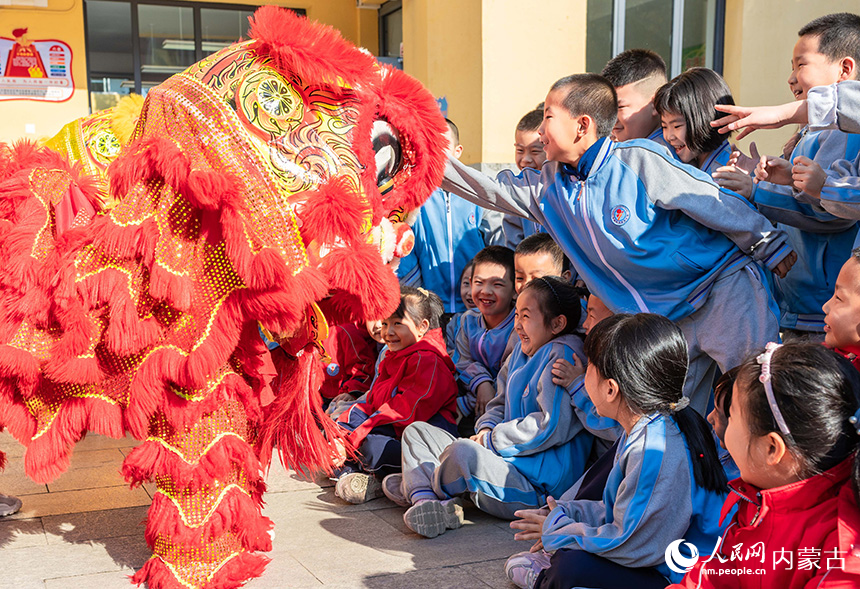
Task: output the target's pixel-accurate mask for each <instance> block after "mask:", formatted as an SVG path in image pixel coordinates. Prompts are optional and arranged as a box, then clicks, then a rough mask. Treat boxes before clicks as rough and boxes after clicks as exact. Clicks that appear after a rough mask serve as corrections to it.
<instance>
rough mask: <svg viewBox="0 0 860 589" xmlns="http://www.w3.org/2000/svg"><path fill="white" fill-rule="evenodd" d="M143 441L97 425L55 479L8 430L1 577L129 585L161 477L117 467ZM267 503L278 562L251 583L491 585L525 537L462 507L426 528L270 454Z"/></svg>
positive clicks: (92, 587) (105, 588)
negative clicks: (7, 509) (27, 470)
mask: <svg viewBox="0 0 860 589" xmlns="http://www.w3.org/2000/svg"><path fill="white" fill-rule="evenodd" d="M135 445H136V442H135V441H134V440H132V439H124V440H112V439H109V438H104V437H100V436H90V437H87V438H86V439H85V440H83V441H82V442H81V443H80V444H78V446H77V448H76V449H75V454H74V456H73V457H72V464H71V468H70V469H69V470H68V472H66V473H65V474H64V475H63V476H62V477H60V478H59V479H57V480H56V481H55V482H54V483H52V484H50V485H37V484H35V483H33V482H32V481H30V480H29V479H28V478H26V477H25V476H24V474H23V460H22V454H23V448H22V447H21V446H20V445H18V444H17V442H15V441H14V439H13V438H12V437H11V436H9V435H8V434H5V433H4V434H0V450H2V451H4V452H6V453H7V455H8V457H9V464H8V467H7V469H6V471H5V472H3V473H2V474H0V492H3V493H7V494H10V493H11V494H14V495H17V496H19V497H21V499H22V500H23V501H24V507H23V508H22V510H21V512H20V513H18V514H16V515H14V516H11V517H8V518H3V519H0V589H70V588H74V589H126V588H128V587H131V585H130V584H129V583H128V580H127V576H128V575H129V574H131V573H133V571H135V570H137V569H139V568H140V567H141V566H142V565H143V563H144V562H146V559H147V558H149V555H150V552H149V549H148V548H147V546H146V543H145V542H144V539H143V525H142V521H143V519H144V517H145V515H146V510H147V508H148V506H149V503H150V501H151V498H152V493H153V491H154V487H152V486H147V487H144V488H138V489H134V490H129V488H128V487H127V486H126V485H125V483H124V482H123V480H122V478H121V476H120V475H119V467H120V464H121V463H122V460H123V458H124V457H125V455H126V454H127V453H128V452H129V451H130V449H131V448H132V447H134V446H135ZM266 503H267V504H266V508H265V510H264V513H265V515H267V516H268V517H270V518H272V520H273V521H274V522H275V533H276V535H275V541H274V549H273V550H272V552H271V553H270V554H269V556H270V557H271V558H272V562H271V563H270V564H269V567H268V569H267V572H266V574H265V575H264V576H263V577H262V578H260V579H255V580H253V581H251V582H250V583H248V584H247V585H246V587H247V588H248V589H270V588H278V589H281V588H293V587H295V588H308V587H339V588H345V589H346V588H353V587H355V588H358V587H367V588H372V589H394V588H404V589H406V588H408V589H423V588H427V589H431V588H432V589H446V588H456V589H485V588H486V587H498V588H504V589H509V588H510V587H513V586H512V585H510V584H508V582H507V581H506V579H505V575H504V571H503V568H502V567H503V564H504V561H505V559H506V558H507V557H508V556H509V555H511V554H513V553H514V552H517V551H520V550H525V549H527V548H528V546H527V544H525V543H521V542H516V541H515V540H514V539H513V533H512V531H511V530H510V528H509V527H508V522H505V521H501V520H497V519H495V518H493V517H491V516H488V515H486V514H483V513H481V512H480V511H478V510H477V509H475V508H474V507H473V506H471V505H470V506H469V507H467V508H466V517H467V520H468V522H467V524H466V525H465V526H464V527H462V528H460V529H459V530H451V531H449V532H448V533H446V534H444V535H442V536H440V537H438V538H434V539H432V540H428V539H426V538H421V537H419V536H417V535H415V534H413V533H412V532H410V531H409V530H408V529H407V528H406V527H405V526H404V524H403V519H402V513H403V509H402V508H400V507H397V506H396V505H394V504H393V503H391V502H390V501H388V500H387V499H377V500H376V501H371V502H369V503H366V504H365V505H348V504H346V503H344V502H343V501H341V500H340V499H338V498H337V497H335V496H334V493H333V489H332V488H331V487H327V488H321V487H319V486H318V485H316V484H313V483H309V482H305V481H302V480H301V479H299V478H298V477H297V476H296V475H295V474H293V473H290V472H287V471H285V470H284V468H283V467H281V466H280V465H277V467H275V466H273V468H272V472H271V473H270V476H269V492H268V493H267V494H266Z"/></svg>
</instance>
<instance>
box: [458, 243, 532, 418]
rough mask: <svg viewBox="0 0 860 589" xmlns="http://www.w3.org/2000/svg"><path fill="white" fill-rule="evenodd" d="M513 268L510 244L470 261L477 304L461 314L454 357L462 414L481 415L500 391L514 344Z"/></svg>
mask: <svg viewBox="0 0 860 589" xmlns="http://www.w3.org/2000/svg"><path fill="white" fill-rule="evenodd" d="M514 272H515V270H514V252H512V251H511V250H510V249H508V248H506V247H502V246H499V245H491V246H487V247H485V248H484V249H482V250H481V251H480V252H478V253H477V254H476V255H475V257H474V258H473V260H472V300H473V301H475V304H476V305H477V307H476V308H474V309H471V310H469V311H466V312H465V313H463V314H462V315H461V316H460V317H459V320H460V329H459V331H458V333H457V339H456V341H455V342H454V354H453V355H452V356H451V360H453V361H454V364H455V366H456V367H457V380H458V383H459V384H460V385H461V389H462V390H464V391H465V394H461V395H460V396H459V397H458V398H457V408H458V409H459V411H460V415H461V416H463V417H468V416H471V415H474V416H475V417H480V416H481V413H483V411H484V407H485V405H486V404H487V403H489V402H490V401H491V400H492V399H493V397H495V396H496V386H495V383H496V377H497V376H498V374H499V370H500V369H501V368H502V364H503V363H504V361H505V359H506V358H507V357H508V356H509V355H510V353H511V351H512V350H513V349H514V345H515V344H516V340H517V336H516V334H515V333H514V316H515V315H516V313H515V310H514V298H515V296H516V294H515V290H514ZM466 429H468V428H466Z"/></svg>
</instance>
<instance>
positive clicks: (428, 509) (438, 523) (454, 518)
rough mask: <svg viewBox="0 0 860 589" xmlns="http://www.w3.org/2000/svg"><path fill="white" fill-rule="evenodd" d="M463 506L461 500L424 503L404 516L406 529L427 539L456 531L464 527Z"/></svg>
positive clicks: (408, 510) (409, 510) (412, 508)
mask: <svg viewBox="0 0 860 589" xmlns="http://www.w3.org/2000/svg"><path fill="white" fill-rule="evenodd" d="M464 519H465V518H464V516H463V504H462V503H461V502H460V499H456V498H455V499H446V500H445V501H422V502H421V503H416V504H415V505H413V506H412V507H410V508H409V509H407V510H406V513H404V514H403V522H404V523H405V524H406V527H407V528H409V529H410V530H412V531H413V532H415V533H416V534H419V535H421V536H424V537H425V538H435V537H436V536H438V535H439V534H442V533H444V532H445V530H454V529H457V528H459V527H460V526H462V525H463V521H464Z"/></svg>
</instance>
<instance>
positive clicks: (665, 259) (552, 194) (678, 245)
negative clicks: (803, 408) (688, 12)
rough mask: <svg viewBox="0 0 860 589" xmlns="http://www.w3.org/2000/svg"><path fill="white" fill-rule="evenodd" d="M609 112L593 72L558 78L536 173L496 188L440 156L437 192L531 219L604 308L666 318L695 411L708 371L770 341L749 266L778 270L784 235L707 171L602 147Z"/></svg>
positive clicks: (768, 315)
mask: <svg viewBox="0 0 860 589" xmlns="http://www.w3.org/2000/svg"><path fill="white" fill-rule="evenodd" d="M586 110H587V111H588V112H586ZM616 110H617V107H616V103H615V91H614V88H613V87H612V86H611V84H609V83H608V82H607V81H606V80H604V79H603V78H601V77H600V76H596V75H593V74H582V75H575V76H568V77H567V78H562V79H561V80H559V81H558V82H556V83H555V85H553V87H552V89H551V90H550V93H549V94H548V95H547V101H546V106H545V110H544V123H543V125H542V126H541V135H542V138H543V141H544V146H545V150H546V152H547V157H548V159H549V160H551V161H549V162H547V163H546V164H545V165H544V167H543V169H542V171H541V173H540V174H538V173H537V172H536V171H531V170H524V174H523V177H522V179H519V180H515V179H514V178H510V179H506V182H505V183H497V182H493V181H492V180H490V179H489V178H487V177H486V176H484V175H482V174H480V173H477V172H476V171H474V170H472V169H470V168H466V167H465V166H463V165H460V164H458V162H456V160H453V159H449V162H448V167H447V169H446V171H445V180H444V181H443V184H442V186H443V188H445V189H448V190H451V191H453V192H456V193H457V194H460V195H462V196H463V197H465V198H469V199H470V200H473V201H474V202H480V203H484V205H485V206H490V207H495V208H497V209H498V210H501V211H505V212H510V213H515V214H519V215H523V216H526V217H530V218H533V219H535V220H536V221H538V222H539V223H541V224H542V225H543V226H544V227H545V228H546V229H547V231H548V232H549V233H550V235H552V237H553V239H555V241H556V242H557V243H558V244H559V245H560V246H561V247H562V249H563V250H564V251H565V253H566V254H567V256H568V258H570V260H571V263H572V264H573V266H574V268H575V269H576V270H577V272H578V273H579V275H580V276H581V277H582V278H583V279H584V280H585V283H586V284H587V285H588V287H589V290H590V291H591V292H593V293H594V294H596V295H597V296H598V298H600V299H601V300H602V301H603V302H604V303H605V304H606V306H607V307H609V309H610V310H612V311H613V312H616V313H617V312H629V311H633V312H651V313H658V314H661V315H664V316H666V317H668V318H670V319H672V320H674V321H676V322H677V323H678V325H679V327H680V328H681V329H682V330H683V331H684V335H685V337H686V338H687V342H688V344H689V351H690V371H689V374H688V377H687V383H686V385H685V394H686V395H687V396H689V397H690V400H691V405H692V406H693V407H694V408H695V409H696V410H697V411H698V412H699V413H701V414H703V413H704V412H705V410H706V408H707V405H708V400H709V397H710V392H711V384H712V380H709V379H712V376H713V372H712V368H711V367H712V365H713V363H715V362H716V364H718V365H719V367H720V369H721V370H722V371H724V372H725V371H726V370H728V369H730V368H732V367H734V366H736V365H738V364H740V362H741V361H742V360H743V359H744V358H745V357H746V356H748V355H749V353H750V352H752V350H754V349H757V348H760V347H762V346H764V345H765V344H766V343H767V342H768V341H776V340H777V338H778V337H779V325H778V319H777V311H776V308H775V304H773V298H772V296H771V295H770V292H769V291H768V289H767V288H766V286H765V284H764V282H763V275H762V271H761V270H760V268H759V265H757V264H753V263H751V262H752V260H756V261H758V262H760V263H761V264H762V265H764V266H766V267H767V268H770V269H772V270H774V271H775V272H778V273H780V274H784V273H785V272H787V271H788V269H789V268H790V267H791V264H792V263H793V259H794V254H793V252H792V251H791V247H790V246H789V245H788V244H787V238H786V235H785V233H784V232H783V231H780V230H778V229H775V228H774V227H773V226H772V224H771V223H770V222H769V221H768V220H767V219H766V218H764V217H763V216H762V215H761V214H759V213H758V212H757V211H756V210H755V209H754V207H752V205H751V204H750V203H749V202H748V201H747V200H746V199H744V198H742V197H740V196H738V195H737V194H735V193H733V192H731V191H728V190H724V189H721V188H720V187H719V186H718V185H717V184H715V183H714V182H713V180H712V179H711V178H710V177H709V176H708V175H707V174H705V173H703V172H701V171H700V170H697V169H695V168H693V167H691V166H687V165H685V164H682V163H680V162H678V161H677V160H675V159H674V158H673V157H672V156H671V155H670V154H669V153H668V151H667V150H666V149H663V148H661V147H660V146H658V145H656V144H655V143H654V142H652V141H649V140H633V141H628V142H624V143H615V142H614V141H611V140H610V139H608V138H607V137H606V135H608V134H609V132H610V131H611V129H612V125H613V123H614V119H615V115H616ZM726 325H731V326H732V328H731V330H727V329H726Z"/></svg>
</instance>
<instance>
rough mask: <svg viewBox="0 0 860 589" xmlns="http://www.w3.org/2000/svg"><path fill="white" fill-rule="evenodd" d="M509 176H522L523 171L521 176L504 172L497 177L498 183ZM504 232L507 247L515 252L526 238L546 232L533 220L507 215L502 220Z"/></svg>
mask: <svg viewBox="0 0 860 589" xmlns="http://www.w3.org/2000/svg"><path fill="white" fill-rule="evenodd" d="M507 174H510V175H512V176H521V175H522V171H520V173H519V174H514V173H513V172H512V171H511V170H502V171H501V172H499V173H498V175H497V176H496V181H497V182H500V181H501V180H500V179H499V176H503V175H507ZM502 231H503V232H504V235H505V243H504V245H505V247H509V248H511V249H512V250H515V249H517V246H518V245H519V244H520V242H521V241H522V240H524V239H525V238H526V237H529V236H530V235H534V234H535V233H541V232H544V229H543V227H541V226H540V225H539V224H537V223H535V222H534V221H532V220H531V219H524V218H522V217H520V216H519V215H505V216H504V218H503V219H502Z"/></svg>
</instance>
